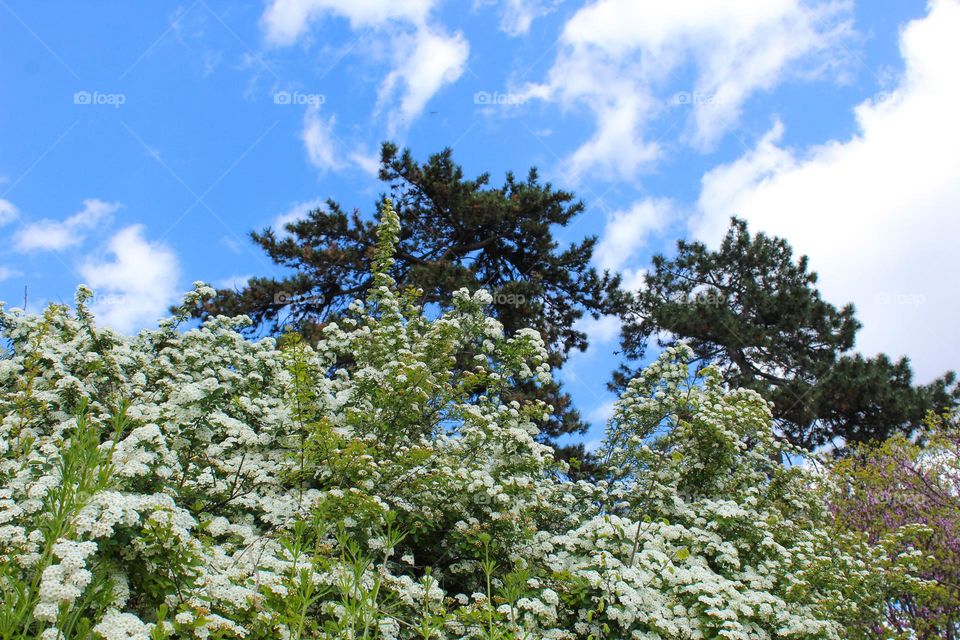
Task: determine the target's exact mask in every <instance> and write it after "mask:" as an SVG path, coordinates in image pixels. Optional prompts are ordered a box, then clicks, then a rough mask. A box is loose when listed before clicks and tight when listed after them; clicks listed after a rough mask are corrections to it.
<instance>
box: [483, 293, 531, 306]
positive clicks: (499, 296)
mask: <svg viewBox="0 0 960 640" xmlns="http://www.w3.org/2000/svg"><path fill="white" fill-rule="evenodd" d="M490 296H491V297H492V298H493V304H495V305H497V306H500V307H519V306H521V305H524V304H526V303H527V297H526V296H525V295H523V294H522V293H491V294H490Z"/></svg>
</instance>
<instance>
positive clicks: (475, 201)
mask: <svg viewBox="0 0 960 640" xmlns="http://www.w3.org/2000/svg"><path fill="white" fill-rule="evenodd" d="M379 177H380V180H381V181H383V182H384V183H386V185H387V186H388V190H389V195H390V198H391V200H392V202H393V203H394V207H395V209H396V212H397V214H398V216H399V218H400V221H401V225H402V231H401V233H400V236H399V238H398V243H397V247H396V254H395V260H394V262H393V264H392V266H391V269H390V275H391V277H393V278H394V279H395V280H396V281H397V282H399V283H401V285H402V286H404V287H409V288H412V289H419V290H420V291H422V298H421V301H422V302H424V303H428V304H429V303H438V304H440V305H444V304H449V302H450V300H451V297H452V294H453V292H454V291H456V290H458V289H460V288H462V287H465V288H467V289H468V290H471V291H476V290H478V289H480V288H486V289H489V290H490V292H491V294H492V296H493V306H492V307H491V308H492V312H493V315H494V317H495V318H497V320H499V321H500V322H501V323H502V324H503V326H504V330H505V331H506V333H507V335H512V334H513V333H515V332H516V331H517V330H519V329H521V328H524V327H532V328H534V329H537V330H538V331H540V332H541V334H542V335H543V337H544V340H545V342H546V343H547V345H548V349H549V353H550V358H549V363H550V365H551V366H553V367H558V366H560V365H562V364H563V362H564V361H565V359H566V357H567V355H568V354H569V352H570V351H571V350H573V349H578V350H583V349H585V348H586V346H587V337H586V335H585V334H584V333H583V332H581V331H578V330H577V329H576V328H575V326H574V325H575V323H576V321H577V320H578V319H579V318H581V317H582V316H583V314H584V313H589V314H594V315H596V314H599V313H603V312H609V311H610V310H611V308H612V304H613V302H612V301H613V299H614V298H615V296H614V295H613V293H614V292H615V291H616V290H617V287H618V285H619V278H618V277H617V276H615V275H610V274H607V273H603V274H600V273H598V272H597V271H596V270H595V269H594V268H593V267H592V266H590V259H591V257H592V255H593V249H594V245H595V244H596V238H594V237H588V238H586V239H584V240H582V241H581V242H579V243H571V244H569V245H568V246H566V247H561V245H560V241H559V240H558V239H557V238H556V237H555V235H554V234H555V232H556V231H557V230H558V229H563V228H564V227H566V226H567V225H569V224H570V222H571V221H572V220H573V219H574V218H575V217H576V216H577V215H579V214H580V213H582V212H583V211H584V206H583V203H582V202H580V201H578V200H576V199H575V198H574V196H573V194H571V193H569V192H566V191H561V190H556V189H554V188H553V187H552V185H551V184H550V183H549V182H548V183H542V182H541V181H540V179H539V177H538V174H537V171H536V169H531V170H530V171H529V173H528V174H527V177H526V179H524V180H519V179H517V178H516V177H515V176H514V175H513V174H512V173H508V174H507V175H506V179H505V180H504V182H503V184H502V185H501V186H499V187H493V186H491V184H490V176H489V174H486V173H485V174H482V175H480V176H478V177H476V178H473V179H469V178H466V177H465V176H464V173H463V169H462V168H461V167H460V166H459V165H457V164H456V163H455V162H454V160H453V155H452V151H451V150H450V149H445V150H444V151H442V152H440V153H437V154H434V155H431V156H430V157H429V159H428V160H427V161H426V162H424V163H422V164H421V163H418V162H417V161H416V160H415V159H414V157H413V155H412V154H411V152H410V151H409V150H404V151H402V152H401V151H400V150H399V149H398V148H397V146H396V145H393V144H390V143H385V144H384V145H383V147H382V150H381V164H380V172H379ZM381 204H382V201H381ZM375 235H376V224H375V222H374V220H373V219H371V218H367V217H364V216H363V215H362V214H361V213H360V212H359V211H356V210H355V211H353V212H352V213H349V214H348V213H347V212H345V211H344V210H343V209H342V208H341V206H340V205H339V204H338V203H337V202H335V201H333V200H328V201H327V205H326V207H324V208H318V209H315V210H313V211H311V212H310V213H309V214H308V215H307V217H306V218H304V219H302V220H297V221H294V222H292V223H290V224H288V225H287V226H286V229H270V228H267V229H265V230H263V231H261V232H254V233H252V234H251V238H252V239H253V241H254V242H255V243H256V244H257V245H259V246H260V247H261V248H262V249H263V250H264V251H265V252H266V253H267V255H268V256H269V257H270V259H271V260H272V261H273V262H275V263H276V264H278V265H281V266H283V267H288V268H290V269H291V270H292V273H291V274H290V275H289V276H287V277H283V278H268V277H254V278H251V279H250V280H249V282H248V283H247V284H246V286H244V287H242V288H240V289H239V290H236V291H233V290H229V289H220V290H218V291H217V295H216V297H215V298H214V299H213V300H212V301H208V302H205V303H203V304H201V305H198V307H197V308H196V310H195V315H197V316H198V317H201V318H206V317H210V316H214V315H218V314H225V315H239V314H246V315H249V316H250V317H251V318H252V319H253V321H254V324H253V327H252V328H251V329H250V330H248V333H251V332H260V333H267V334H278V333H280V332H281V331H283V330H284V329H285V328H291V329H295V330H297V331H298V332H300V333H301V334H302V335H305V336H306V337H307V338H308V339H309V340H313V341H315V340H316V339H317V336H318V335H319V334H318V332H319V331H320V330H321V329H322V327H323V326H325V324H326V323H327V322H329V321H330V320H332V319H335V318H336V317H338V316H339V315H340V314H342V312H343V311H344V309H345V308H346V307H347V306H348V305H349V304H350V302H351V301H353V300H354V299H357V298H362V297H363V296H364V295H365V294H366V292H367V291H368V290H369V288H370V286H371V283H372V279H371V276H370V260H371V257H372V251H373V247H374V246H375V243H376V237H375ZM469 357H470V356H469V354H466V358H467V359H469ZM517 393H518V394H520V395H523V394H535V395H536V396H537V397H538V398H541V399H543V400H545V401H547V402H548V403H549V404H551V405H552V406H553V407H554V408H555V410H556V411H555V413H554V414H553V415H552V417H551V420H550V422H549V424H547V425H545V427H544V433H545V434H546V435H548V436H556V435H559V434H562V433H570V432H579V431H582V430H584V428H585V426H586V425H585V424H584V423H583V421H582V420H581V418H580V416H579V414H578V412H577V411H576V410H575V409H574V408H573V407H572V405H571V402H570V397H569V396H568V395H567V394H566V393H564V392H563V391H562V390H561V389H560V388H559V385H558V384H557V383H550V384H548V385H544V386H543V387H540V388H536V389H535V388H533V387H527V386H521V387H520V388H518V389H517Z"/></svg>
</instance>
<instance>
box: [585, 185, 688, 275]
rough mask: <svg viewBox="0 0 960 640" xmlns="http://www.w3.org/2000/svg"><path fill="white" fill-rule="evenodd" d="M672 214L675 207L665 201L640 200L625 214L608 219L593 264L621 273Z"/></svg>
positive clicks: (609, 216) (617, 213)
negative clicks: (651, 235) (650, 236)
mask: <svg viewBox="0 0 960 640" xmlns="http://www.w3.org/2000/svg"><path fill="white" fill-rule="evenodd" d="M672 212H673V204H672V203H671V202H670V201H669V200H665V199H652V198H648V199H646V200H641V201H639V202H637V203H635V204H634V205H633V206H632V207H631V208H630V209H628V210H626V211H614V212H613V213H611V214H609V215H608V216H607V224H606V226H605V227H604V230H603V236H602V238H601V239H600V242H599V243H597V247H596V250H595V252H594V261H595V262H596V263H597V266H599V267H600V268H601V269H610V270H611V271H619V270H621V269H623V267H624V265H626V264H628V263H630V262H631V259H632V258H635V257H636V255H635V254H636V251H637V250H638V249H640V248H641V247H643V245H644V244H645V242H646V240H647V238H648V237H649V235H650V234H651V233H653V232H656V231H662V230H663V228H664V227H665V226H666V224H667V222H668V221H669V220H670V217H671V215H672Z"/></svg>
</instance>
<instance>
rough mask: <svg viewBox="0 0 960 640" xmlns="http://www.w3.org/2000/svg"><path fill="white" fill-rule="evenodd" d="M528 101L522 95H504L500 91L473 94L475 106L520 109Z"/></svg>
mask: <svg viewBox="0 0 960 640" xmlns="http://www.w3.org/2000/svg"><path fill="white" fill-rule="evenodd" d="M526 101H527V98H526V96H524V95H523V94H522V93H502V92H500V91H494V92H493V93H491V92H489V91H477V92H476V93H475V94H473V104H479V105H484V106H507V107H519V106H520V105H521V104H523V103H524V102H526Z"/></svg>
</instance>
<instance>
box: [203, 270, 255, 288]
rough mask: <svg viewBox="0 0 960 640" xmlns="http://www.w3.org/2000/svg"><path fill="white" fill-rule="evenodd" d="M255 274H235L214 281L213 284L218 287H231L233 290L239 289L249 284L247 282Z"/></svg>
mask: <svg viewBox="0 0 960 640" xmlns="http://www.w3.org/2000/svg"><path fill="white" fill-rule="evenodd" d="M252 277H253V276H252V275H251V274H249V273H248V274H246V275H233V276H228V277H226V278H223V279H221V280H217V281H216V282H214V283H213V286H214V287H216V288H217V289H229V290H231V291H239V290H240V289H243V288H244V287H246V286H247V283H248V282H249V281H250V278H252Z"/></svg>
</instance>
